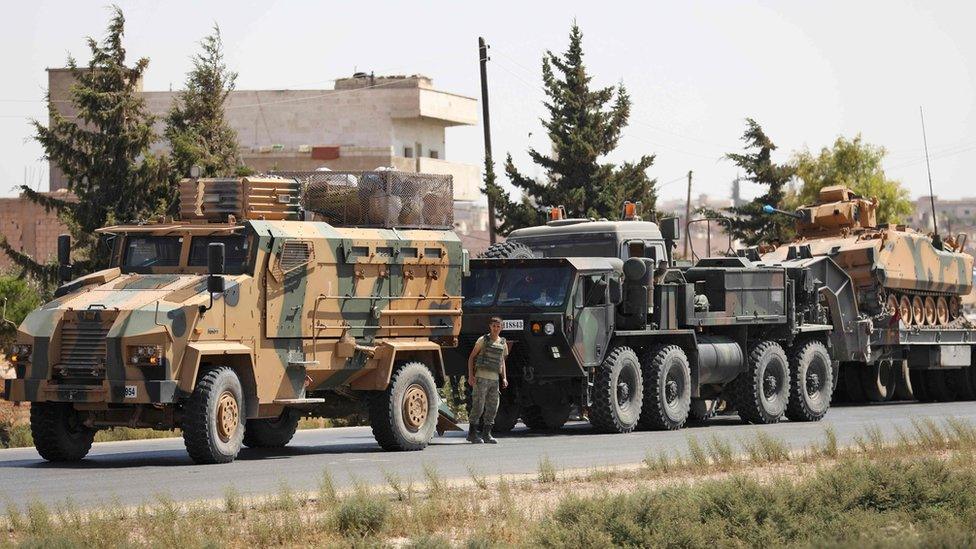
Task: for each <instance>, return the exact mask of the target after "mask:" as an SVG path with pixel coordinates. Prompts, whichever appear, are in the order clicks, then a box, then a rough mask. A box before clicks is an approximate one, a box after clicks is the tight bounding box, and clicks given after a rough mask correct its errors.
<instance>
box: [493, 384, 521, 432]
mask: <svg viewBox="0 0 976 549" xmlns="http://www.w3.org/2000/svg"><path fill="white" fill-rule="evenodd" d="M518 420H519V406H518V400H517V399H516V398H515V389H514V388H512V387H511V386H509V387H508V388H507V389H502V392H501V394H499V396H498V412H497V413H495V426H494V429H493V431H494V432H495V433H508V432H509V431H511V430H512V429H514V428H515V424H516V423H518Z"/></svg>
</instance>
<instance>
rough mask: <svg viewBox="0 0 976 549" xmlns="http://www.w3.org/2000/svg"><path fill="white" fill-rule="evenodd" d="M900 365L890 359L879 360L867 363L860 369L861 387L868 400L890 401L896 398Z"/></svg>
mask: <svg viewBox="0 0 976 549" xmlns="http://www.w3.org/2000/svg"><path fill="white" fill-rule="evenodd" d="M900 365H901V363H900V362H899V363H898V366H896V365H895V363H894V362H892V361H890V360H879V361H878V362H875V363H874V364H871V365H866V366H865V367H864V368H862V369H861V370H860V373H861V388H862V389H863V390H864V397H865V398H866V399H867V400H868V402H888V401H889V400H892V399H894V398H895V386H896V385H897V383H898V376H897V374H898V371H897V367H900Z"/></svg>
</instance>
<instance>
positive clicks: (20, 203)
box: [0, 191, 68, 272]
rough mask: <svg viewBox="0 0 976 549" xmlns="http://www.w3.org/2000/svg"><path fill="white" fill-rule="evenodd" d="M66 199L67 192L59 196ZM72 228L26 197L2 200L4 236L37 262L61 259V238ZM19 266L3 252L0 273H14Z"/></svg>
mask: <svg viewBox="0 0 976 549" xmlns="http://www.w3.org/2000/svg"><path fill="white" fill-rule="evenodd" d="M58 194H59V195H60V196H64V194H65V193H64V192H63V191H61V192H59V193H58ZM67 232H68V229H67V227H65V226H64V224H62V223H61V222H60V221H58V218H57V216H56V215H55V214H54V212H45V211H44V208H42V207H41V206H38V205H37V204H34V203H33V202H30V201H28V200H27V199H26V198H23V197H14V198H0V235H2V236H3V237H5V238H6V239H7V242H9V243H10V245H11V246H12V247H13V248H14V249H16V250H19V251H21V252H23V253H25V254H28V255H30V256H31V257H33V258H34V259H35V260H36V261H40V262H47V261H51V260H54V259H56V258H57V256H58V235H59V234H64V233H67ZM14 269H15V265H14V264H13V262H12V261H11V260H10V258H9V257H8V256H7V254H6V253H4V252H3V251H0V272H10V271H13V270H14Z"/></svg>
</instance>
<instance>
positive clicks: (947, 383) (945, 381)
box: [925, 370, 958, 402]
mask: <svg viewBox="0 0 976 549" xmlns="http://www.w3.org/2000/svg"><path fill="white" fill-rule="evenodd" d="M948 374H949V372H947V371H943V370H925V392H926V393H927V394H928V396H929V398H930V399H931V400H933V401H936V402H955V400H956V397H957V396H958V390H957V388H956V386H955V385H954V384H953V383H952V381H953V379H951V378H950V377H949V375H948Z"/></svg>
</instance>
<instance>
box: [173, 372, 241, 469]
mask: <svg viewBox="0 0 976 549" xmlns="http://www.w3.org/2000/svg"><path fill="white" fill-rule="evenodd" d="M244 423H245V418H244V390H243V389H242V388H241V380H240V379H238V377H237V374H236V373H234V370H232V369H230V368H228V367H226V366H223V367H220V368H214V369H211V370H208V371H207V372H206V373H204V374H203V376H202V377H201V378H200V379H199V381H197V386H196V388H194V389H193V393H192V394H191V395H190V398H189V399H188V400H187V402H186V405H185V406H184V415H183V424H182V425H181V428H182V429H183V444H184V445H185V446H186V451H187V453H189V454H190V458H192V459H193V461H194V462H196V463H230V462H231V461H234V458H236V457H237V453H238V452H240V451H241V444H242V443H243V440H244Z"/></svg>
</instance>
